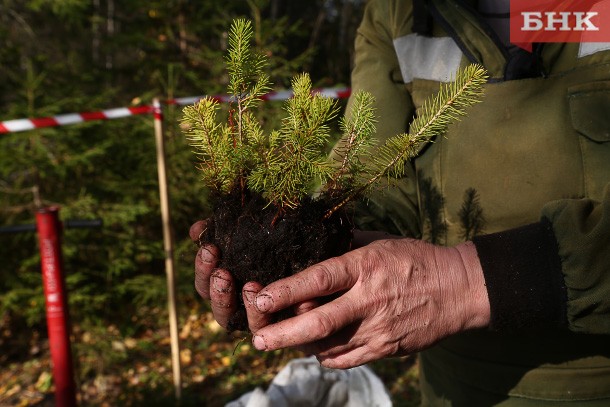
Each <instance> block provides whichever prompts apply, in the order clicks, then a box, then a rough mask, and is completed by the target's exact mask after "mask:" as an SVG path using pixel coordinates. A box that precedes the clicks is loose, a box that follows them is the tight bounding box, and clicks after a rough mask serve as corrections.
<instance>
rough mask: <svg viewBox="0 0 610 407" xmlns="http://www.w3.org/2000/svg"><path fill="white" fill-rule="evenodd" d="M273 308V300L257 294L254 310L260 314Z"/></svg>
mask: <svg viewBox="0 0 610 407" xmlns="http://www.w3.org/2000/svg"><path fill="white" fill-rule="evenodd" d="M271 307H273V299H272V298H271V297H270V296H269V295H267V294H259V295H258V296H257V297H256V309H257V310H259V311H260V312H267V311H269V310H270V309H271Z"/></svg>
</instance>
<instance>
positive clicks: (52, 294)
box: [36, 207, 76, 407]
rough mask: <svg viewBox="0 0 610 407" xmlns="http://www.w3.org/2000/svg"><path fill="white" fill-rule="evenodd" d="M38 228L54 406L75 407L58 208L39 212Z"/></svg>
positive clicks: (44, 209)
mask: <svg viewBox="0 0 610 407" xmlns="http://www.w3.org/2000/svg"><path fill="white" fill-rule="evenodd" d="M36 227H37V229H38V241H39V245H40V259H41V266H42V282H43V284H44V296H45V302H46V309H47V329H48V332H49V347H50V349H51V361H52V364H53V381H54V383H55V404H56V405H57V406H58V407H73V406H76V386H75V385H74V370H73V366H72V352H71V349H70V330H69V316H68V307H67V303H68V301H67V293H66V288H65V279H64V274H63V270H62V266H63V265H62V256H61V236H60V235H61V224H60V222H59V209H58V208H56V207H50V208H43V209H41V210H39V211H38V212H37V213H36Z"/></svg>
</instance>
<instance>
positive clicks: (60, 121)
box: [0, 88, 350, 134]
mask: <svg viewBox="0 0 610 407" xmlns="http://www.w3.org/2000/svg"><path fill="white" fill-rule="evenodd" d="M315 92H317V93H319V94H321V95H323V96H326V97H330V98H333V99H343V98H347V97H349V95H350V89H349V88H327V89H316V90H315ZM291 96H292V91H290V90H282V91H277V92H270V93H268V94H266V95H265V96H264V97H263V100H269V101H273V100H286V99H289V98H290V97H291ZM202 97H203V96H193V97H184V98H176V99H170V100H166V101H164V102H163V103H164V104H167V105H179V106H184V105H190V104H194V103H195V102H197V101H198V100H200V99H201V98H202ZM213 98H214V99H216V100H218V101H219V102H229V101H230V100H231V96H228V95H217V96H213ZM154 112H155V109H154V108H153V106H152V105H147V106H137V107H119V108H116V109H108V110H101V111H98V112H85V113H68V114H60V115H57V116H50V117H40V118H35V119H15V120H6V121H0V134H1V133H16V132H19V131H27V130H33V129H39V128H43V127H56V126H66V125H70V124H76V123H83V122H87V121H94V120H113V119H120V118H122V117H127V116H135V115H139V114H149V113H154Z"/></svg>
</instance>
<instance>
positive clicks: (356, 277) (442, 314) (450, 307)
mask: <svg viewBox="0 0 610 407" xmlns="http://www.w3.org/2000/svg"><path fill="white" fill-rule="evenodd" d="M333 294H334V295H338V297H336V298H335V299H334V300H332V301H330V302H327V303H325V304H323V305H320V306H318V307H314V306H309V309H304V310H303V312H301V313H300V314H299V315H297V316H295V317H293V318H290V319H286V320H283V321H280V322H277V323H275V324H270V325H268V324H267V323H266V322H265V318H266V321H270V319H269V318H270V315H271V314H273V313H275V312H277V311H279V310H281V309H284V308H287V307H290V306H294V305H297V304H308V303H309V304H312V301H314V300H315V299H316V298H319V297H325V296H329V295H333ZM304 308H307V307H304ZM246 310H247V313H248V318H249V320H250V321H253V323H254V325H256V328H257V329H255V330H253V332H254V337H253V343H254V346H255V347H256V348H257V349H260V350H275V349H280V348H285V347H298V348H301V349H303V350H305V351H306V352H308V353H313V354H315V355H316V356H317V357H318V359H319V360H320V362H321V364H322V365H324V366H326V367H332V368H349V367H353V366H358V365H361V364H364V363H367V362H370V361H372V360H377V359H381V358H384V357H388V356H397V355H405V354H409V353H413V352H417V351H419V350H423V349H425V348H427V347H429V346H431V345H433V344H434V343H436V342H437V341H439V340H441V339H443V338H445V337H447V336H449V335H452V334H455V333H457V332H460V331H463V330H467V329H474V328H481V327H484V326H486V325H487V324H488V323H489V299H488V297H487V290H486V288H485V281H484V277H483V271H482V269H481V265H480V263H479V260H478V256H477V253H476V248H475V247H474V244H472V243H471V242H466V243H463V244H460V245H458V246H456V247H453V248H446V247H439V246H434V245H432V244H429V243H426V242H423V241H419V240H413V239H398V240H382V241H377V242H374V243H372V244H369V245H367V246H365V247H362V248H360V249H357V250H354V251H351V252H349V253H346V254H345V255H343V256H341V257H335V258H332V259H329V260H326V261H324V262H321V263H319V264H317V265H314V266H312V267H310V268H308V269H306V270H303V271H302V272H300V273H297V274H295V275H293V276H291V277H288V278H285V279H283V280H279V281H277V282H274V283H272V284H269V285H268V286H267V287H265V288H263V289H262V290H260V291H259V292H258V294H256V295H255V296H253V297H252V298H251V301H250V303H249V305H248V304H247V305H246ZM305 311H307V312H305ZM251 325H252V323H251Z"/></svg>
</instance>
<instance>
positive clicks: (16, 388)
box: [0, 309, 419, 407]
mask: <svg viewBox="0 0 610 407" xmlns="http://www.w3.org/2000/svg"><path fill="white" fill-rule="evenodd" d="M147 314H148V316H149V318H148V319H147V325H148V326H147V328H146V329H138V331H137V332H138V333H137V334H132V335H128V334H126V333H125V332H121V329H119V328H118V327H117V326H114V325H106V326H103V324H99V323H98V324H97V325H96V326H94V327H91V326H90V327H87V328H86V329H85V328H84V327H82V326H76V325H75V326H74V327H73V329H72V332H73V334H72V353H73V355H74V359H75V362H74V364H75V377H76V382H77V399H78V403H79V405H81V406H168V405H171V406H195V405H196V406H211V407H216V406H223V405H224V404H225V403H227V402H229V401H231V400H235V399H237V398H239V397H240V396H241V395H242V394H244V393H246V392H249V391H251V390H254V388H255V387H257V386H260V387H262V388H263V389H265V388H266V387H267V386H268V384H269V383H270V382H271V380H272V379H273V377H274V376H275V375H276V374H277V372H278V371H279V370H280V369H281V368H282V367H283V366H285V365H286V364H287V363H288V362H289V361H290V360H291V359H293V358H297V357H302V356H303V355H302V354H300V353H298V352H296V351H276V352H269V353H263V352H259V351H257V350H256V349H254V348H253V347H252V346H251V345H250V341H249V338H243V337H242V338H240V337H238V336H235V335H229V334H227V333H226V332H225V331H224V329H222V328H221V327H220V326H219V325H218V324H217V323H216V322H215V321H214V319H213V317H212V314H211V313H210V312H207V311H205V310H201V309H191V310H190V311H189V312H188V313H187V316H186V317H185V318H183V319H182V320H181V321H180V327H181V329H180V345H181V352H180V360H181V366H182V381H183V389H182V398H181V402H180V403H177V402H176V401H175V397H174V387H173V382H172V368H171V360H170V354H171V351H170V339H169V332H168V331H169V330H168V329H167V328H166V327H165V326H164V325H162V322H164V321H166V320H167V319H166V318H164V317H163V311H162V310H160V309H151V310H148V312H147ZM12 325H14V324H12V323H11V321H10V319H9V318H8V317H7V316H4V317H3V318H2V320H1V321H0V406H41V407H46V406H53V405H54V404H55V403H54V396H53V395H54V387H53V380H52V375H51V365H50V354H49V345H48V339H47V338H46V332H40V331H37V330H27V329H17V328H16V327H14V326H12ZM139 325H140V326H141V325H142V324H141V321H139ZM123 331H125V329H123ZM369 367H371V368H372V369H373V371H374V372H375V373H376V374H377V375H378V376H379V377H380V378H381V379H382V381H383V382H384V384H385V386H386V388H387V389H388V392H389V393H390V395H391V397H392V399H393V403H394V405H395V406H417V405H419V391H418V380H417V363H416V361H415V358H413V357H404V358H393V359H387V360H383V361H378V362H375V363H372V364H370V365H369Z"/></svg>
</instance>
